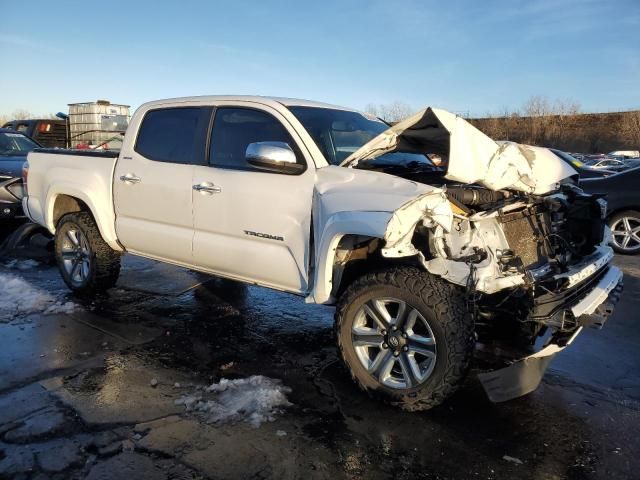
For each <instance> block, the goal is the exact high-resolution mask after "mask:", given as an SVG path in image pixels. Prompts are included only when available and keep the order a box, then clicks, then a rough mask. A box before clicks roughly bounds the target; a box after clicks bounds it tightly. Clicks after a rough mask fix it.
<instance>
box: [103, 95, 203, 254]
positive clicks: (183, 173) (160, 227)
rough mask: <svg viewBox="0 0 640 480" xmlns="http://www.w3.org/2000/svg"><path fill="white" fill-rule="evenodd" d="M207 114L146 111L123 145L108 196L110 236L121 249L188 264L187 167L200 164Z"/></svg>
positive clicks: (189, 213)
mask: <svg viewBox="0 0 640 480" xmlns="http://www.w3.org/2000/svg"><path fill="white" fill-rule="evenodd" d="M211 110H212V109H211V108H210V107H197V106H193V107H180V108H155V109H153V110H149V111H148V112H146V113H145V114H144V116H143V118H142V122H141V124H140V126H139V129H138V136H137V139H136V140H135V144H134V143H133V142H132V143H131V144H127V145H124V146H123V150H122V152H121V156H120V159H119V160H118V162H117V164H116V171H115V175H114V187H113V195H114V204H115V211H116V232H117V235H118V239H119V240H120V242H121V243H122V245H123V246H124V247H125V249H126V250H128V251H130V252H133V253H140V254H143V255H145V256H151V257H154V258H158V259H161V260H168V261H172V262H177V263H184V264H191V260H192V248H191V247H192V243H191V242H192V240H193V215H192V207H193V206H192V194H191V192H192V191H193V190H192V179H193V169H194V165H195V164H196V163H202V162H203V160H204V156H205V153H204V151H205V144H206V132H207V129H208V126H209V120H210V117H211ZM129 128H131V129H135V128H136V125H131V126H130V127H129Z"/></svg>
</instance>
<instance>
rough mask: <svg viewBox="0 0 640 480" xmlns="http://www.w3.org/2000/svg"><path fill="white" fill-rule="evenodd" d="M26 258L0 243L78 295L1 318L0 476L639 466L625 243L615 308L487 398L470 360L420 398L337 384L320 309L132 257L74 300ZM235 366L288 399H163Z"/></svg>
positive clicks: (24, 274) (634, 309) (631, 290)
mask: <svg viewBox="0 0 640 480" xmlns="http://www.w3.org/2000/svg"><path fill="white" fill-rule="evenodd" d="M37 258H38V259H39V262H38V264H37V265H35V266H31V267H29V268H24V269H20V268H18V267H17V266H16V265H19V264H15V263H14V264H12V263H11V262H10V259H9V258H4V259H0V274H2V275H11V276H15V277H19V278H21V279H24V280H25V281H27V282H28V283H29V285H32V286H34V287H37V288H39V289H41V290H43V291H46V292H48V293H49V294H50V295H51V296H53V297H55V298H56V299H57V300H58V301H59V302H62V303H64V302H68V301H71V302H74V303H75V304H76V305H77V307H76V308H75V310H74V311H73V312H71V313H54V314H45V313H37V312H36V313H30V314H15V315H13V316H11V317H10V318H5V320H3V321H0V322H1V323H0V478H25V479H27V478H28V479H31V478H33V479H46V478H65V479H66V478H78V479H80V478H90V479H111V478H113V479H116V478H125V477H127V478H130V479H133V478H180V479H183V478H184V479H186V478H215V479H218V478H222V479H235V478H261V479H266V478H274V479H276V478H277V479H280V478H291V479H297V478H337V479H340V478H367V479H369V478H371V479H378V478H379V479H386V478H399V479H413V478H419V479H473V478H479V479H510V478H522V479H564V478H568V479H618V478H619V479H633V478H640V468H639V467H640V458H639V453H640V439H639V438H638V432H639V431H640V354H639V353H638V352H639V351H640V350H639V349H640V326H639V325H638V322H639V321H640V315H639V314H638V311H639V310H640V258H639V257H618V258H617V259H616V263H618V264H619V265H621V266H622V268H623V269H624V271H625V292H624V294H623V299H622V301H621V303H620V304H619V305H618V307H617V309H616V312H615V314H614V316H613V317H612V318H611V319H610V320H609V322H608V323H607V324H606V325H605V327H604V328H603V329H602V330H599V331H598V330H588V331H585V332H584V333H583V334H582V335H581V336H579V337H578V339H577V340H576V342H575V343H574V344H573V345H572V346H571V347H570V348H568V349H567V350H565V351H564V352H562V353H561V354H560V355H559V356H558V357H556V359H555V360H554V361H553V363H552V365H551V370H550V371H549V372H548V373H547V375H546V377H545V379H544V381H543V384H542V385H541V386H540V388H539V389H538V390H537V391H535V392H534V393H532V394H530V395H528V396H526V397H523V398H520V399H516V400H513V401H510V402H507V403H503V404H492V403H490V402H489V401H488V400H487V398H486V396H485V395H484V392H483V391H482V388H481V387H480V385H479V383H478V381H477V380H476V379H475V376H474V375H471V376H470V377H469V379H468V381H467V382H466V384H465V386H464V387H463V388H462V389H461V391H459V392H458V393H457V394H455V395H454V396H453V398H451V399H450V400H449V401H447V402H446V403H445V404H444V405H442V406H441V407H438V408H436V409H434V410H432V411H428V412H420V413H406V412H402V411H400V410H397V409H395V408H392V407H388V406H386V405H384V404H381V403H379V402H377V401H375V400H372V399H370V398H368V397H367V396H366V395H365V394H364V393H362V392H360V391H359V390H358V389H357V388H356V387H355V386H354V385H353V383H352V382H351V380H350V378H349V376H348V374H347V372H346V371H345V369H344V367H343V366H342V365H341V363H340V362H339V361H338V359H337V357H336V352H335V347H334V341H333V333H332V322H333V309H332V308H329V307H323V306H314V305H306V304H305V303H304V299H303V298H299V297H295V296H291V295H287V294H283V293H278V292H273V291H270V290H267V289H262V288H258V287H253V286H245V285H242V284H239V283H235V282H230V281H224V280H220V279H214V278H211V277H207V276H204V275H201V274H197V273H194V272H191V271H188V270H185V269H181V268H177V267H172V266H168V265H163V264H160V263H156V262H152V261H149V260H144V259H140V258H136V257H133V256H126V257H125V258H124V268H123V271H122V273H121V277H120V280H119V282H118V285H117V287H116V288H114V289H112V290H111V291H109V292H108V293H107V294H106V295H103V296H101V297H98V298H95V299H78V298H74V297H73V296H72V295H70V293H69V292H68V291H67V289H66V287H65V285H64V283H63V282H62V280H61V278H60V276H59V274H58V272H57V269H56V268H55V267H54V266H52V265H50V264H49V263H47V256H46V255H44V254H43V255H41V256H39V257H37ZM5 278H6V277H5ZM251 375H264V376H267V377H271V378H275V379H280V380H281V381H282V382H283V384H284V385H286V386H287V387H289V388H291V393H290V394H289V395H288V400H289V401H290V402H291V404H292V405H291V406H289V407H286V408H285V409H284V410H283V411H282V412H281V413H279V414H277V415H276V417H275V420H274V421H273V422H266V423H263V424H262V425H261V426H260V427H259V428H253V427H252V426H250V425H249V424H247V423H246V422H236V423H233V422H231V423H225V424H221V425H212V424H208V423H207V422H206V421H204V419H203V418H200V417H198V416H194V415H191V414H189V413H188V412H185V409H184V407H183V406H182V405H176V403H175V400H176V399H179V398H180V397H181V396H182V395H184V394H185V392H186V393H189V392H192V391H193V390H194V389H196V388H197V386H199V385H209V384H211V383H212V382H217V381H219V380H220V379H221V378H229V379H234V378H246V377H249V376H251Z"/></svg>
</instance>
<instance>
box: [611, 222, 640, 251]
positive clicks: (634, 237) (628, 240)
mask: <svg viewBox="0 0 640 480" xmlns="http://www.w3.org/2000/svg"><path fill="white" fill-rule="evenodd" d="M611 234H612V235H613V243H614V244H615V246H616V247H618V248H619V249H620V250H623V251H625V252H634V251H637V250H640V218H637V217H632V216H623V217H620V218H617V219H616V220H615V221H614V222H613V223H612V224H611Z"/></svg>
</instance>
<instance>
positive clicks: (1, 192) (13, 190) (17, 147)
mask: <svg viewBox="0 0 640 480" xmlns="http://www.w3.org/2000/svg"><path fill="white" fill-rule="evenodd" d="M40 146H41V145H40V144H38V143H37V142H36V141H34V140H32V139H31V138H29V137H27V136H26V135H23V134H22V133H20V132H16V131H14V130H9V129H6V128H0V220H6V219H10V218H16V217H21V216H23V213H22V204H21V202H22V165H23V164H24V162H25V161H26V159H27V153H29V152H30V151H31V150H33V149H34V148H38V147H40Z"/></svg>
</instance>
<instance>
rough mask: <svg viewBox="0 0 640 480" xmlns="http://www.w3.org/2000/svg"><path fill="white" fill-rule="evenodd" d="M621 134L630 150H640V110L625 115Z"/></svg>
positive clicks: (621, 125)
mask: <svg viewBox="0 0 640 480" xmlns="http://www.w3.org/2000/svg"><path fill="white" fill-rule="evenodd" d="M620 134H621V135H622V138H623V139H624V141H625V142H628V145H629V147H630V148H632V149H634V150H636V149H638V148H640V110H636V111H634V112H624V113H623V115H622V121H621V124H620Z"/></svg>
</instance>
